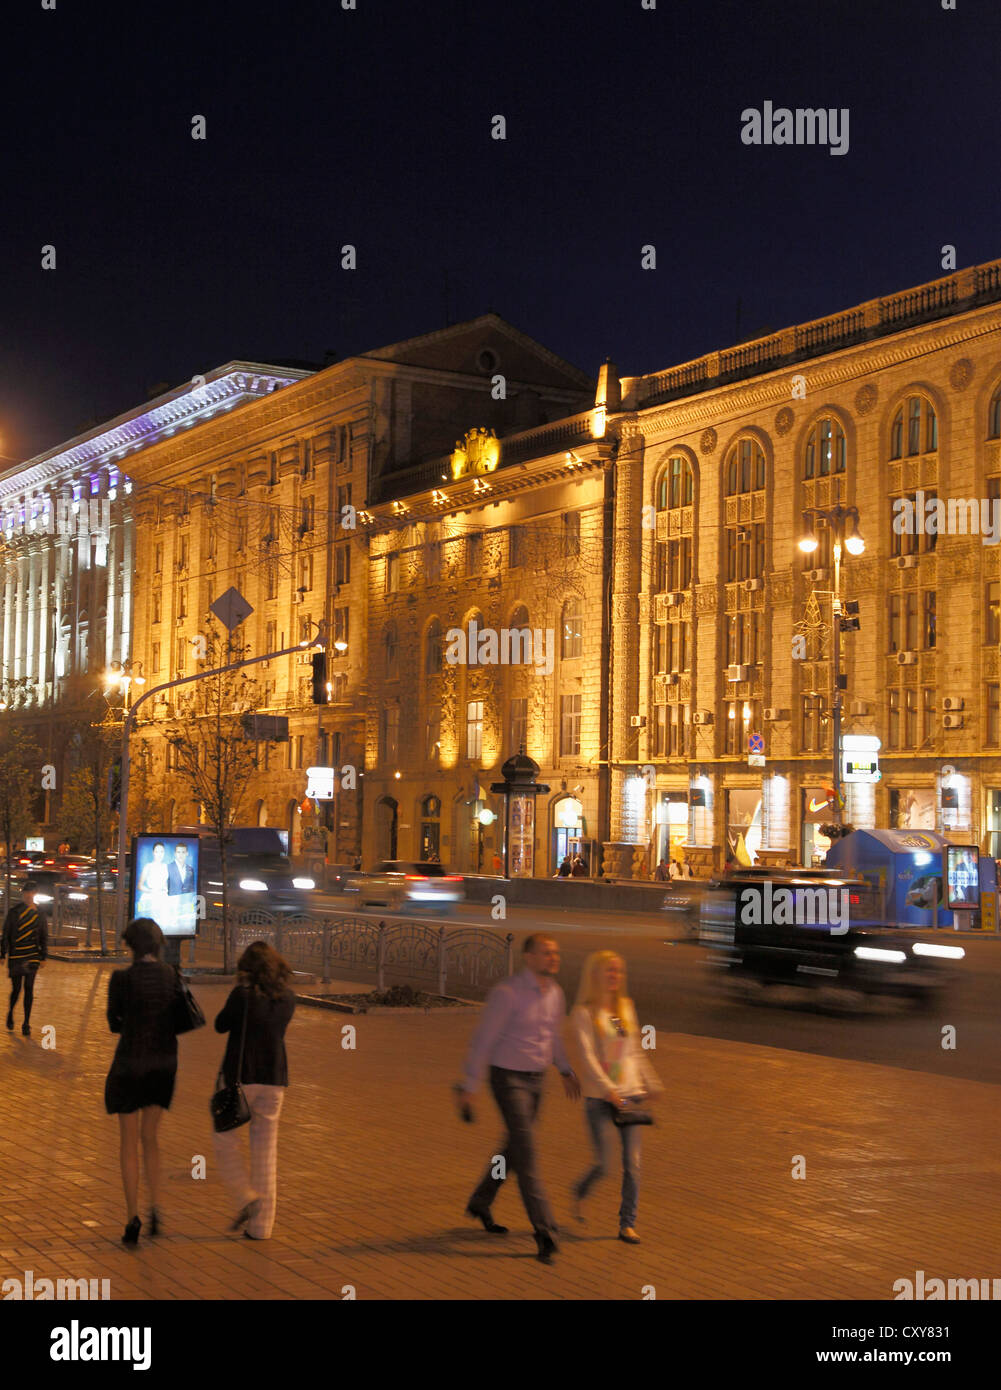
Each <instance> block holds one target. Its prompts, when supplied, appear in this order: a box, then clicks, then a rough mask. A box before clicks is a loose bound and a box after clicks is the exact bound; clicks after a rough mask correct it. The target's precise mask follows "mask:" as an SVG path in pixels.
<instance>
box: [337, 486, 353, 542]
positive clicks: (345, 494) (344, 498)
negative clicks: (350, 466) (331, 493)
mask: <svg viewBox="0 0 1001 1390" xmlns="http://www.w3.org/2000/svg"><path fill="white" fill-rule="evenodd" d="M351 513H352V507H351V484H350V483H341V484H339V486H338V488H337V524H338V526H342V527H344V529H345V530H348V531H351V530H354V525H353V523H354V517H353V516H352V514H351ZM349 522H350V523H352V524H351V525H349V524H348V523H349Z"/></svg>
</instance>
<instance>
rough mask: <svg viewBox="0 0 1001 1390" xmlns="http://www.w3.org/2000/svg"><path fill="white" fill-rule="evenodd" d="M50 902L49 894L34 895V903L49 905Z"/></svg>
mask: <svg viewBox="0 0 1001 1390" xmlns="http://www.w3.org/2000/svg"><path fill="white" fill-rule="evenodd" d="M51 901H52V898H51V896H50V894H48V893H36V894H35V902H36V903H50V902H51Z"/></svg>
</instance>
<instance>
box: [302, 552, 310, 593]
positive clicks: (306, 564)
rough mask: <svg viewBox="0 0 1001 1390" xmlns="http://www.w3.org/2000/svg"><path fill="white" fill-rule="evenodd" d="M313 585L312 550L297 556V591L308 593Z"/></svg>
mask: <svg viewBox="0 0 1001 1390" xmlns="http://www.w3.org/2000/svg"><path fill="white" fill-rule="evenodd" d="M312 587H313V552H312V551H310V552H309V554H308V555H300V556H299V591H300V593H307V594H308V593H309V591H310V589H312Z"/></svg>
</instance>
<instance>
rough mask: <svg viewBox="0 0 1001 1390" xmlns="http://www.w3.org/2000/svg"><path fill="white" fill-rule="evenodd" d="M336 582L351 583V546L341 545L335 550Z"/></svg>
mask: <svg viewBox="0 0 1001 1390" xmlns="http://www.w3.org/2000/svg"><path fill="white" fill-rule="evenodd" d="M334 583H335V584H350V583H351V547H350V546H349V545H339V546H337V547H336V548H335V550H334Z"/></svg>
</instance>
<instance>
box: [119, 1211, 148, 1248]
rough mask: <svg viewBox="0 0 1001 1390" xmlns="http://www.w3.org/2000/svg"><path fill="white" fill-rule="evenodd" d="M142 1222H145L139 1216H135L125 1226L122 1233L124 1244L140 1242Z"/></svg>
mask: <svg viewBox="0 0 1001 1390" xmlns="http://www.w3.org/2000/svg"><path fill="white" fill-rule="evenodd" d="M142 1224H143V1223H142V1222H141V1221H140V1220H139V1218H138V1216H133V1218H132V1220H131V1221H130V1222H129V1224H128V1225H127V1226H126V1227H125V1230H124V1232H123V1234H122V1244H123V1245H138V1244H139V1232H140V1231H141V1230H142Z"/></svg>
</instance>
